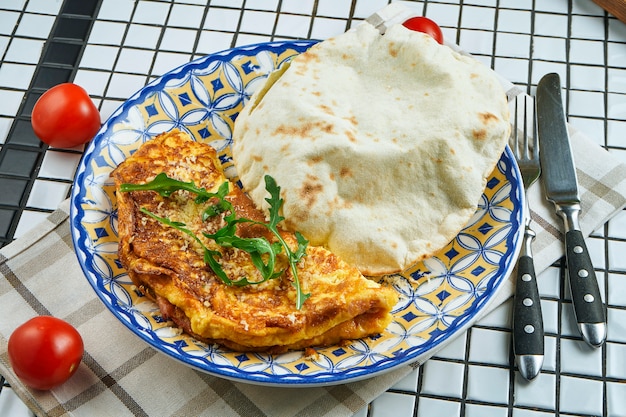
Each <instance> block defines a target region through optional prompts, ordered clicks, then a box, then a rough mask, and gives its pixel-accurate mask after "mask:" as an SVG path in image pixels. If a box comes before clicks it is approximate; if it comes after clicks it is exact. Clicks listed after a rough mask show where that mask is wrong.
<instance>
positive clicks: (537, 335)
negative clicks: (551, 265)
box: [511, 95, 544, 380]
mask: <svg viewBox="0 0 626 417" xmlns="http://www.w3.org/2000/svg"><path fill="white" fill-rule="evenodd" d="M520 101H522V103H520ZM520 104H521V105H523V106H524V107H523V109H522V111H523V113H522V114H521V119H522V126H521V132H520V127H519V126H518V123H519V122H518V120H519V119H520V117H519V116H520V114H518V113H519V111H520V110H519V107H520ZM529 120H530V123H529ZM513 128H514V130H513V133H512V137H511V139H512V142H513V143H512V146H513V152H514V153H515V158H516V159H517V165H518V166H519V169H520V172H521V174H522V181H523V183H524V194H525V195H524V200H525V206H526V216H525V219H524V221H525V225H524V240H523V245H522V248H521V251H520V256H519V259H518V261H517V277H516V282H515V297H514V304H513V353H514V354H515V362H516V363H517V368H518V370H519V373H520V374H521V375H522V376H523V377H524V378H525V379H527V380H531V379H533V378H535V377H536V376H537V375H538V374H539V371H540V370H541V366H542V365H543V355H544V340H543V338H544V334H543V320H542V316H541V300H540V298H539V290H538V289H537V279H536V276H535V265H534V262H533V255H532V248H531V246H532V241H533V240H534V238H535V232H534V231H533V230H532V228H531V217H530V207H529V205H528V198H526V194H527V191H528V189H529V187H530V186H531V185H532V184H533V183H534V182H535V181H536V180H537V178H539V175H540V174H541V165H540V163H539V144H538V140H537V122H536V115H535V100H534V99H533V98H531V97H529V96H526V95H524V97H523V100H520V99H519V97H518V98H516V99H515V121H514V126H513ZM531 129H532V131H531ZM520 136H521V138H520Z"/></svg>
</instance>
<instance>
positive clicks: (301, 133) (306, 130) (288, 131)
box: [272, 121, 334, 139]
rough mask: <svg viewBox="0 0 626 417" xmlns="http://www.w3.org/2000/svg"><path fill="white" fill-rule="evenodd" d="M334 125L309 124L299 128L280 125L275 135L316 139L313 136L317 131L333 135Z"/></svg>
mask: <svg viewBox="0 0 626 417" xmlns="http://www.w3.org/2000/svg"><path fill="white" fill-rule="evenodd" d="M333 129H334V127H333V125H332V124H330V123H327V122H322V121H319V122H307V123H303V124H301V125H298V126H289V125H279V126H278V127H277V128H276V129H275V130H274V132H273V133H272V134H273V135H283V136H290V137H294V136H295V137H300V138H307V139H315V137H314V135H313V134H312V132H313V131H315V130H321V131H322V132H324V133H332V132H333Z"/></svg>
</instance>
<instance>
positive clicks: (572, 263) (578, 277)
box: [565, 230, 606, 324]
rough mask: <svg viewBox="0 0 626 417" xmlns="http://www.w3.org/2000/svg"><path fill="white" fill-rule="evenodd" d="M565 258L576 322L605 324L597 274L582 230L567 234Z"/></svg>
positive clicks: (571, 231) (570, 231)
mask: <svg viewBox="0 0 626 417" xmlns="http://www.w3.org/2000/svg"><path fill="white" fill-rule="evenodd" d="M565 257H566V259H567V272H568V275H569V284H570V290H571V293H572V303H573V304H574V313H575V314H576V321H577V322H578V323H579V324H580V323H605V322H606V317H605V314H604V308H603V307H602V298H601V297H600V289H599V288H598V281H597V279H596V273H595V271H594V270H593V264H592V263H591V258H590V257H589V251H588V250H587V245H586V244H585V239H584V237H583V234H582V232H581V231H580V230H569V231H568V232H566V233H565Z"/></svg>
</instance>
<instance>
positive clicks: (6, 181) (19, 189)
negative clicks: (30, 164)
mask: <svg viewBox="0 0 626 417" xmlns="http://www.w3.org/2000/svg"><path fill="white" fill-rule="evenodd" d="M26 187H28V181H27V180H20V179H17V178H0V204H2V205H5V206H16V207H19V206H20V202H21V200H22V197H23V196H24V192H25V191H26Z"/></svg>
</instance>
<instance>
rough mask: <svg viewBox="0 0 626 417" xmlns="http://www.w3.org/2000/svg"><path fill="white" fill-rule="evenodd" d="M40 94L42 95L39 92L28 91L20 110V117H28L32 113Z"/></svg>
mask: <svg viewBox="0 0 626 417" xmlns="http://www.w3.org/2000/svg"><path fill="white" fill-rule="evenodd" d="M42 94H43V93H41V92H36V91H29V92H28V93H27V94H26V100H25V101H24V104H23V105H22V108H21V109H20V116H26V117H30V115H31V113H32V112H33V107H35V103H36V102H37V100H39V97H41V95H42Z"/></svg>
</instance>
